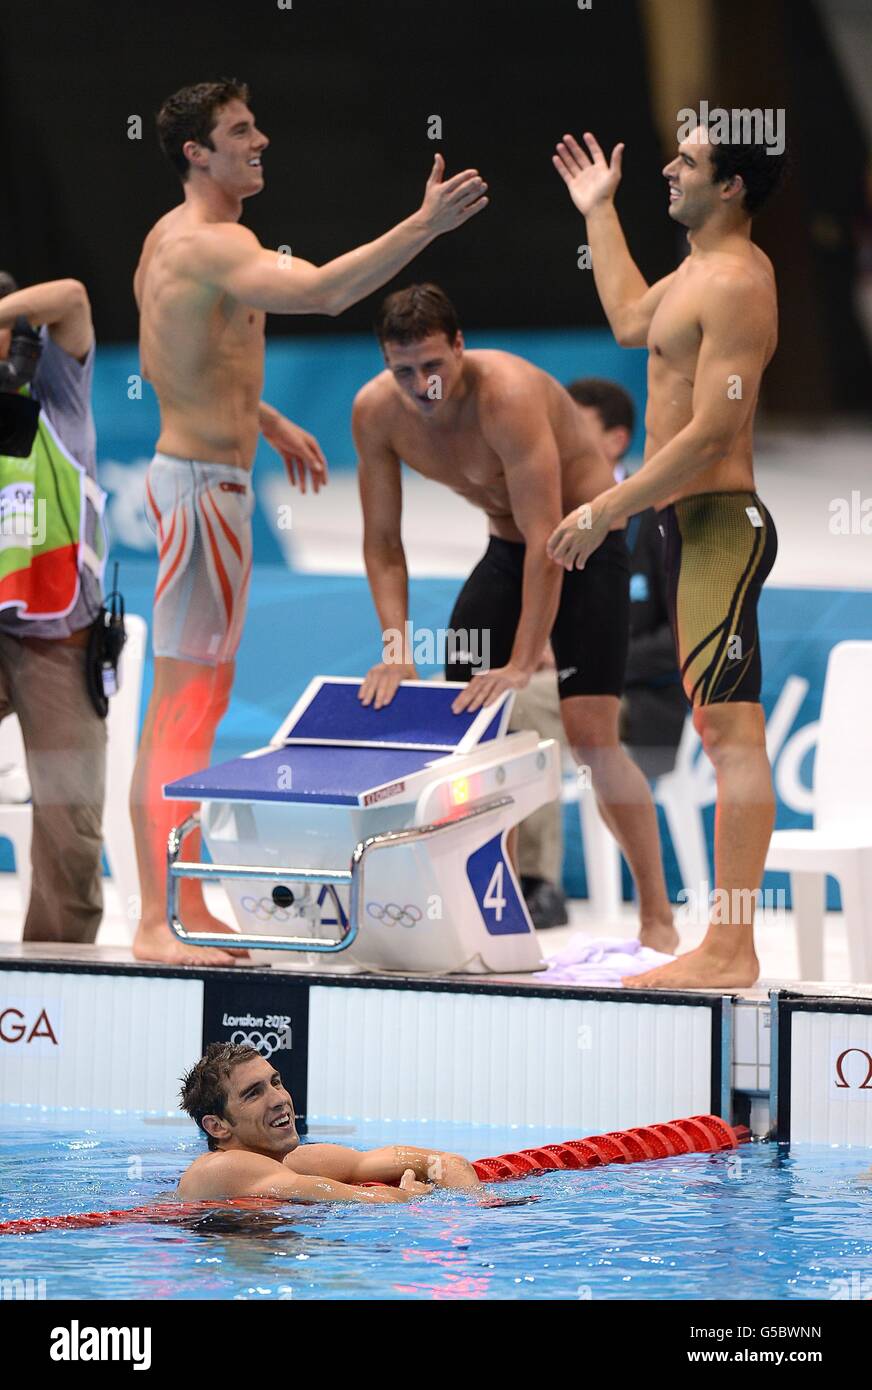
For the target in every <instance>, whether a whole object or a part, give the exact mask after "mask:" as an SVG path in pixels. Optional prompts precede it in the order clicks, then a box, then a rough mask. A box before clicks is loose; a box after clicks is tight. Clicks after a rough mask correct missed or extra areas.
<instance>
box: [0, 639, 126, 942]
mask: <svg viewBox="0 0 872 1390" xmlns="http://www.w3.org/2000/svg"><path fill="white" fill-rule="evenodd" d="M125 623H126V627H127V642H126V644H125V646H124V650H123V652H122V654H121V662H120V666H119V677H120V682H119V690H118V694H117V695H114V696H113V697H112V699H111V700H110V701H109V715H108V717H107V720H106V734H107V747H106V802H105V807H104V811H103V844H104V848H105V851H106V859H107V860H108V863H109V872H110V874H111V876H112V879H113V881H114V883H115V887H116V889H117V892H118V896H119V898H120V899H121V908H122V911H123V912H124V913H125V916H126V918H127V920H128V922H129V924H130V934H131V937H132V935H133V928H134V926H135V924H136V922H137V920H138V918H139V873H138V870H137V866H136V850H135V847H134V842H133V827H132V825H131V823H130V810H129V808H128V799H129V796H130V780H131V777H132V776H133V765H134V762H135V760H136V749H137V744H138V741H139V710H140V702H141V698H142V673H143V668H144V666H145V650H146V640H147V635H148V626H147V624H146V621H145V619H144V618H140V617H138V616H137V615H136V614H131V613H128V614H127V616H126V619H125ZM12 767H16V768H23V767H24V741H23V739H22V736H21V726H20V724H19V723H18V719H17V718H16V716H15V715H14V714H10V715H8V716H7V717H6V719H4V720H3V722H2V723H0V769H4V768H12ZM2 780H3V779H2V777H0V795H2ZM15 794H16V795H18V794H19V791H18V788H16V792H15ZM31 825H32V815H31V809H30V803H29V802H24V803H18V804H9V803H6V804H0V837H2V838H4V839H7V840H11V841H12V846H13V850H14V853H15V870H16V878H17V881H18V892H19V896H20V899H21V906H22V912H23V913H26V912H27V904H28V902H29V901H30V838H31Z"/></svg>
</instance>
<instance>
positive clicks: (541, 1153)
mask: <svg viewBox="0 0 872 1390" xmlns="http://www.w3.org/2000/svg"><path fill="white" fill-rule="evenodd" d="M750 1137H751V1135H750V1132H749V1130H747V1129H746V1128H745V1126H744V1125H728V1124H727V1123H726V1121H724V1120H722V1119H720V1117H719V1116H717V1115H692V1116H691V1117H690V1118H689V1119H686V1120H671V1121H670V1122H669V1123H668V1124H662V1125H640V1126H639V1127H638V1128H636V1129H622V1130H615V1131H613V1132H612V1133H610V1134H592V1135H589V1136H588V1137H587V1138H586V1139H567V1140H566V1141H565V1142H564V1143H562V1144H544V1145H542V1146H541V1147H540V1148H535V1149H521V1150H520V1152H518V1153H509V1154H499V1155H498V1156H497V1157H496V1158H479V1159H477V1160H476V1161H475V1162H474V1163H473V1165H472V1166H473V1168H474V1169H475V1171H476V1173H477V1174H478V1176H479V1178H480V1179H481V1181H482V1182H504V1181H508V1180H510V1179H516V1178H526V1177H531V1176H533V1175H534V1174H541V1173H547V1172H554V1171H556V1170H558V1169H564V1170H565V1169H578V1168H599V1167H603V1166H604V1165H606V1164H608V1163H642V1162H645V1161H647V1160H650V1159H657V1158H676V1157H677V1156H678V1155H679V1154H686V1153H711V1152H718V1151H720V1150H721V1149H735V1148H736V1147H737V1146H738V1145H739V1144H745V1143H747V1141H748V1140H749V1139H750ZM360 1186H362V1187H378V1186H381V1184H379V1183H361V1184H360ZM287 1204H288V1203H287V1199H286V1198H284V1199H283V1198H276V1197H225V1198H223V1199H221V1200H219V1201H210V1202H153V1203H151V1205H149V1206H143V1207H128V1208H126V1209H125V1210H122V1211H88V1212H70V1213H69V1214H67V1215H65V1216H30V1217H27V1218H25V1219H23V1220H20V1221H0V1235H4V1236H12V1235H29V1234H35V1233H36V1232H39V1231H77V1230H87V1229H89V1228H90V1227H93V1226H121V1225H127V1224H128V1223H130V1222H149V1221H184V1220H188V1219H190V1218H191V1217H193V1216H202V1215H204V1214H205V1213H206V1212H210V1211H226V1210H227V1208H228V1207H229V1208H232V1209H234V1210H235V1209H239V1208H242V1209H243V1210H249V1211H252V1210H254V1211H257V1210H264V1209H268V1208H270V1207H275V1206H277V1205H281V1206H285V1205H287Z"/></svg>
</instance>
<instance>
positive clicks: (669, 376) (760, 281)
mask: <svg viewBox="0 0 872 1390" xmlns="http://www.w3.org/2000/svg"><path fill="white" fill-rule="evenodd" d="M584 139H585V143H586V145H587V150H585V149H584V148H583V147H582V146H581V145H579V144H578V143H577V141H575V140H574V139H573V138H572V136H570V135H566V136H564V138H563V140H562V141H561V142H560V143H559V144H558V146H557V154H556V155H555V157H554V164H555V167H556V168H557V171H558V173H559V174H560V175H561V177H562V178H563V180H564V182H565V183H566V186H567V188H568V189H569V193H570V196H571V198H572V201H573V202H574V204H575V206H576V207H577V208H578V210H579V212H581V213H582V214H583V215H584V217H585V218H586V219H587V239H588V243H589V245H590V248H591V255H592V260H593V270H594V278H595V280H596V286H597V290H598V292H599V296H600V299H601V301H602V305H603V308H604V309H605V312H606V315H607V316H608V320H609V323H610V324H611V327H612V331H613V333H614V335H615V337H616V338H617V340H618V342H619V343H621V344H622V346H625V347H641V346H643V345H646V346H647V348H648V352H649V359H648V412H647V416H646V421H645V425H646V430H647V442H646V448H645V462H644V464H643V466H642V468H641V469H640V470H639V471H638V473H636V474H635V475H634V476H633V477H632V478H628V479H626V480H625V481H624V482H622V483H619V484H618V485H617V486H614V487H610V488H607V489H606V491H605V492H603V493H602V494H601V495H600V496H599V497H597V498H596V500H595V501H594V502H593V504H592V505H591V507H590V508H589V509H588V510H587V512H584V511H581V512H579V511H578V510H577V509H576V510H575V511H573V512H571V513H570V514H569V515H568V516H567V517H566V518H565V519H564V520H563V521H562V522H561V524H560V526H559V527H558V528H557V530H556V531H555V533H554V535H553V536H552V537H551V540H550V541H549V551H550V553H551V554H552V556H553V558H554V559H555V560H556V561H558V562H559V563H560V564H562V565H564V566H565V567H566V569H567V570H569V571H571V570H572V569H573V567H574V566H575V567H580V566H585V565H587V564H590V563H591V560H592V559H593V558H595V557H596V554H597V553H598V547H600V546H601V545H603V544H607V543H608V539H609V537H610V534H611V532H612V529H613V528H614V526H616V525H622V524H623V523H624V522H625V521H626V520H627V518H628V517H630V516H632V515H633V514H634V513H636V512H641V511H643V510H644V509H645V508H646V507H650V506H652V505H653V506H656V507H657V508H658V510H660V512H661V530H662V532H663V534H664V538H665V547H666V550H665V562H666V571H667V579H668V583H669V592H670V605H671V609H672V627H673V632H674V635H675V643H676V650H677V655H678V664H679V668H680V670H681V676H682V681H683V683H684V691H685V694H686V696H687V698H688V700H689V702H690V704H691V705H692V707H693V721H694V725H695V726H696V729H697V730H698V732H699V734H700V737H701V739H702V743H703V747H704V748H705V751H706V753H707V754H708V756H709V758H710V759H711V761H712V763H713V765H714V768H715V773H716V777H717V818H716V821H715V877H716V885H717V890H718V891H717V892H716V893H715V895H714V903H715V905H714V907H713V909H712V912H711V914H710V920H709V926H708V930H707V933H706V936H705V939H704V941H703V942H702V944H701V945H700V946H699V947H698V948H697V949H696V950H695V951H689V952H688V953H687V954H686V955H683V956H679V958H678V960H676V961H673V962H671V963H670V964H668V965H663V966H659V967H658V968H657V969H655V970H652V971H649V972H647V973H646V974H643V975H637V976H635V977H634V978H633V979H632V980H627V981H626V982H625V983H626V984H628V985H630V986H632V987H633V988H637V989H648V988H651V987H661V986H662V987H663V988H670V989H694V988H705V987H710V988H722V987H726V988H729V987H741V986H747V985H752V984H753V983H754V981H755V980H756V979H757V975H758V973H759V966H758V962H757V956H756V954H755V951H754V936H753V931H754V899H755V895H756V892H757V890H758V889H759V886H760V882H761V879H762V876H763V866H764V864H765V861H766V851H767V847H768V845H769V838H770V835H771V833H772V826H773V823H774V819H775V799H774V796H773V793H772V776H771V771H770V768H769V761H768V758H767V756H766V727H765V722H764V718H763V709H762V707H761V705H760V684H761V667H760V643H759V634H758V630H757V601H758V599H759V596H760V590H761V588H762V586H763V582H764V580H765V579H766V576H767V575H768V574H769V571H770V570H771V568H772V565H773V562H774V560H775V553H776V548H777V540H776V535H775V527H774V525H773V522H772V518H771V516H770V515H769V513H768V511H767V510H766V508H765V507H764V505H763V503H762V502H761V501H760V498H759V497H758V496H757V493H756V491H755V488H754V467H753V460H752V429H753V422H754V412H755V409H756V405H757V397H758V394H759V390H760V379H761V377H762V375H763V371H764V369H765V367H766V366H767V364H768V362H769V360H770V358H771V357H772V354H773V352H774V351H775V344H776V338H777V303H776V294H775V277H774V274H773V271H772V265H771V263H770V262H769V260H768V258H767V257H766V256H765V255H764V254H763V252H762V251H761V250H760V249H759V247H757V246H755V245H754V244H753V242H752V241H751V216H752V214H753V213H755V212H756V210H757V209H758V208H759V207H760V205H761V204H762V203H763V201H764V200H765V198H766V197H767V195H768V194H769V193H770V192H771V191H772V189H773V188H774V187H775V185H776V183H777V182H778V179H779V176H780V173H781V167H782V163H783V160H782V157H781V156H780V155H776V154H774V153H770V150H769V147H767V146H765V145H763V144H758V145H753V144H744V145H727V144H723V143H715V142H714V141H710V140H709V138H708V132H707V130H706V129H705V127H704V126H698V127H697V129H696V130H695V131H694V132H693V133H692V135H691V136H690V137H689V138H688V139H686V140H684V141H683V142H682V143H681V144H680V145H679V146H678V153H677V155H676V157H675V158H674V159H673V160H672V161H671V162H670V163H669V164H667V165H666V167H665V169H664V170H663V173H664V176H665V177H666V179H667V181H668V188H669V215H670V216H671V217H673V218H674V219H675V221H677V222H680V223H681V224H682V225H683V226H685V227H687V229H688V241H689V243H690V255H689V256H688V257H687V258H686V260H684V261H683V262H682V263H681V265H680V266H679V268H678V270H676V271H674V272H673V273H672V274H671V275H667V276H666V277H665V279H663V280H659V281H658V282H657V283H656V284H655V285H651V286H650V287H649V286H648V285H647V284H646V283H645V281H644V279H643V278H642V275H641V274H640V272H639V270H638V268H637V267H636V265H635V263H634V262H633V260H632V257H631V256H630V253H629V251H628V249H627V243H626V241H625V240H624V234H623V231H622V229H621V224H620V222H619V221H618V216H617V213H616V212H615V207H614V196H615V191H616V189H617V187H618V184H619V182H620V178H621V159H622V155H623V145H617V146H616V147H615V149H614V151H613V152H612V156H611V160H610V161H609V162H608V163H607V162H606V159H605V156H604V154H603V152H602V150H601V149H600V147H599V145H598V144H597V142H596V140H595V139H594V138H593V136H592V135H590V134H585V137H584Z"/></svg>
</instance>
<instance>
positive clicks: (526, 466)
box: [452, 379, 562, 712]
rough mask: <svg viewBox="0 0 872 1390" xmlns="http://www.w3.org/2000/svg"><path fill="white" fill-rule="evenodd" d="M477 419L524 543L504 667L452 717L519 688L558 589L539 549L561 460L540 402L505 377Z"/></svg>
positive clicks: (475, 684) (553, 514) (485, 398)
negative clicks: (519, 592)
mask: <svg viewBox="0 0 872 1390" xmlns="http://www.w3.org/2000/svg"><path fill="white" fill-rule="evenodd" d="M479 418H480V421H481V430H482V434H483V435H484V437H485V440H486V441H487V443H488V444H489V445H490V447H491V449H493V451H494V453H496V454H497V455H498V457H499V459H500V461H501V463H502V465H503V472H504V476H505V480H506V487H507V489H508V493H509V502H510V506H511V510H512V518H513V520H514V522H515V525H516V526H517V527H518V530H519V531H520V532H521V533H522V535H523V537H524V541H525V543H526V550H525V552H524V574H523V588H522V595H521V616H520V618H519V619H518V627H517V631H516V633H515V640H514V643H513V645H512V651H511V656H510V658H509V662H508V665H506V666H503V667H501V668H494V669H493V670H490V671H482V672H480V673H479V674H478V675H475V676H473V678H472V680H471V681H470V682H469V685H468V686H467V688H466V690H464V691H463V693H462V694H461V695H458V697H457V699H456V700H455V702H454V704H453V705H452V709H453V710H455V712H460V711H461V710H465V709H468V710H477V709H480V708H481V707H482V706H483V705H486V704H490V703H491V702H492V701H493V700H495V699H496V698H497V696H498V695H500V694H502V692H503V691H504V690H522V689H523V688H524V686H525V685H526V684H527V683H528V681H529V679H530V676H531V675H532V674H533V672H534V671H535V670H536V668H537V666H538V665H539V662H540V660H541V657H542V650H543V648H544V647H545V645H546V644H547V642H548V638H549V636H550V633H551V629H552V627H553V626H554V619H555V617H556V615H557V608H558V606H559V603H560V589H561V584H562V576H561V575H560V573H559V571H557V570H555V567H554V565H553V564H552V563H551V560H550V559H549V557H548V553H547V551H546V549H545V546H546V542H547V540H548V537H549V535H550V534H551V533H552V531H553V530H554V528H555V526H556V525H557V522H558V520H559V517H560V513H561V511H562V505H561V502H562V499H561V481H560V456H559V453H558V450H557V444H556V441H555V439H554V432H553V430H552V428H551V424H550V421H549V419H548V413H547V410H546V407H545V403H544V401H543V400H542V398H541V397H540V396H539V394H538V393H537V391H536V390H535V389H534V388H532V387H529V386H526V385H522V384H521V383H520V382H518V381H516V380H514V379H507V380H505V381H503V382H501V383H500V386H499V387H498V388H497V389H494V388H490V389H487V390H485V391H484V392H483V394H482V399H481V404H480V417H479Z"/></svg>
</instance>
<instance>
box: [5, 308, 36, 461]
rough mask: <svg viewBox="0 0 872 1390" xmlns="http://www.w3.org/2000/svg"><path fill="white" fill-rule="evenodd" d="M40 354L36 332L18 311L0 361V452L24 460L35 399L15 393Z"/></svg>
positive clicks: (29, 379) (26, 382) (32, 430)
mask: <svg viewBox="0 0 872 1390" xmlns="http://www.w3.org/2000/svg"><path fill="white" fill-rule="evenodd" d="M41 353H42V341H41V339H40V336H39V333H38V332H37V330H36V329H35V328H31V326H30V324H29V322H28V320H27V319H26V318H25V316H24V315H23V314H20V315H19V316H18V318H17V319H16V320H15V322H14V324H13V325H12V341H11V343H10V345H9V356H8V357H7V358H5V359H4V360H3V361H0V454H9V455H11V457H12V458H20V459H26V458H27V457H28V456H29V454H30V451H31V449H32V448H33V441H34V438H35V437H36V427H37V422H38V420H39V401H35V400H33V398H32V397H31V396H21V395H19V394H18V393H19V391H20V390H21V388H22V386H29V385H30V383H31V382H32V381H33V378H34V376H35V374H36V369H37V366H38V365H39V359H40V355H41Z"/></svg>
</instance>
